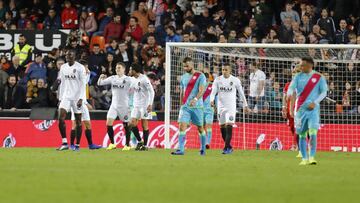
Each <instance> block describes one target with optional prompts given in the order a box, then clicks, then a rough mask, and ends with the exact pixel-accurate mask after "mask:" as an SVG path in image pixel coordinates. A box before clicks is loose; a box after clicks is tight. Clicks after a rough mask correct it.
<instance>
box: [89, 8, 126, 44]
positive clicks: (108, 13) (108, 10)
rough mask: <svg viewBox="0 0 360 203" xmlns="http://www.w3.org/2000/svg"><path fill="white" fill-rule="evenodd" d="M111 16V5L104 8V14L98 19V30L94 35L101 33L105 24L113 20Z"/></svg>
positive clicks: (112, 15)
mask: <svg viewBox="0 0 360 203" xmlns="http://www.w3.org/2000/svg"><path fill="white" fill-rule="evenodd" d="M113 18H114V10H113V9H112V8H111V7H108V8H106V13H105V16H104V17H102V18H101V20H100V24H99V30H98V31H97V32H95V33H94V35H95V36H97V35H103V34H104V31H105V28H106V26H107V25H108V24H109V23H110V22H111V21H112V20H113ZM105 39H106V38H105ZM119 39H120V38H119Z"/></svg>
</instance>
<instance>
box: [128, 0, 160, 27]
mask: <svg viewBox="0 0 360 203" xmlns="http://www.w3.org/2000/svg"><path fill="white" fill-rule="evenodd" d="M132 16H133V17H136V18H137V19H138V20H139V26H140V27H141V29H142V31H143V32H147V28H148V25H149V23H150V21H154V20H155V14H154V13H153V12H152V10H151V9H147V5H146V4H145V2H140V3H139V5H138V10H136V11H134V12H133V13H132Z"/></svg>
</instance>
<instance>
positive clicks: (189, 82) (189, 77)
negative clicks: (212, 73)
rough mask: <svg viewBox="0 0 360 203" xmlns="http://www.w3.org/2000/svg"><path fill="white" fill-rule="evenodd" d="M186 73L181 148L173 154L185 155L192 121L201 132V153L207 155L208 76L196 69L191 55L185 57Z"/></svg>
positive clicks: (182, 108) (181, 86) (181, 122)
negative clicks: (205, 112) (206, 111)
mask: <svg viewBox="0 0 360 203" xmlns="http://www.w3.org/2000/svg"><path fill="white" fill-rule="evenodd" d="M183 67H184V70H185V72H186V73H185V74H183V75H182V76H181V80H180V89H181V91H180V103H181V104H182V105H181V107H180V111H179V119H178V122H179V125H180V127H179V128H180V132H179V136H178V142H179V149H177V150H176V151H175V152H172V153H171V154H172V155H184V151H185V137H186V129H187V128H188V126H189V125H190V122H192V123H193V124H194V125H196V126H197V129H198V132H199V134H200V144H201V147H200V155H205V145H206V136H205V131H204V127H203V125H204V111H203V94H204V92H205V87H206V78H205V75H204V74H203V73H200V72H198V71H195V68H194V62H193V60H192V59H191V58H190V57H185V58H184V59H183Z"/></svg>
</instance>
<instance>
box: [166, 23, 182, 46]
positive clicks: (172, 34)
mask: <svg viewBox="0 0 360 203" xmlns="http://www.w3.org/2000/svg"><path fill="white" fill-rule="evenodd" d="M166 34H167V35H166V38H165V41H166V42H181V37H180V36H179V35H177V34H176V30H175V28H174V27H173V26H171V25H170V26H168V27H167V28H166Z"/></svg>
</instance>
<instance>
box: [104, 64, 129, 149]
mask: <svg viewBox="0 0 360 203" xmlns="http://www.w3.org/2000/svg"><path fill="white" fill-rule="evenodd" d="M125 68H126V66H125V64H124V63H121V62H119V63H117V64H116V68H115V72H116V75H113V76H110V77H108V78H106V75H104V74H102V75H100V78H99V80H98V85H99V86H103V85H111V93H112V100H111V105H110V108H109V111H108V113H107V116H106V118H107V119H106V126H107V133H108V136H109V139H110V144H109V146H108V147H107V148H106V149H107V150H112V149H116V145H115V141H114V130H113V124H114V121H115V119H116V118H117V117H119V119H120V120H121V121H122V122H123V124H124V128H125V139H126V144H125V146H124V148H123V150H130V134H131V131H130V129H129V126H128V122H129V119H130V111H129V109H130V107H129V94H130V89H131V87H132V79H131V78H130V77H128V76H126V75H125Z"/></svg>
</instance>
